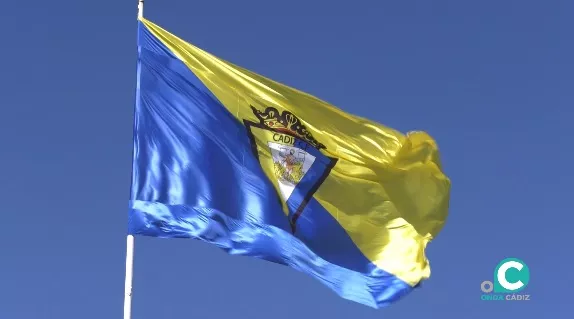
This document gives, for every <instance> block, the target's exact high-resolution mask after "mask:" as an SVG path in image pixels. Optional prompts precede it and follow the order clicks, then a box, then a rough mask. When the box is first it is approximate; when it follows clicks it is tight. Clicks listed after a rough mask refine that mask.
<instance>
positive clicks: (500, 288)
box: [480, 258, 530, 301]
mask: <svg viewBox="0 0 574 319" xmlns="http://www.w3.org/2000/svg"><path fill="white" fill-rule="evenodd" d="M493 281H494V283H493V282H492V281H488V280H486V281H483V282H482V284H481V285H480V289H481V290H482V292H483V294H482V295H481V296H480V299H482V300H509V301H515V300H520V301H522V300H530V295H528V294H524V293H523V291H524V289H525V288H526V286H527V285H528V283H529V282H530V270H529V269H528V266H527V265H526V264H525V263H524V262H523V261H522V260H520V259H517V258H507V259H504V260H503V261H501V262H500V263H499V264H498V265H497V266H496V268H494V280H493Z"/></svg>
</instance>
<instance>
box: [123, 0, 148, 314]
mask: <svg viewBox="0 0 574 319" xmlns="http://www.w3.org/2000/svg"><path fill="white" fill-rule="evenodd" d="M143 6H144V0H138V20H140V19H141V18H143ZM138 77H139V72H138ZM138 81H139V79H138ZM133 270H134V236H133V235H128V236H127V238H126V280H125V287H124V319H131V318H132V283H133Z"/></svg>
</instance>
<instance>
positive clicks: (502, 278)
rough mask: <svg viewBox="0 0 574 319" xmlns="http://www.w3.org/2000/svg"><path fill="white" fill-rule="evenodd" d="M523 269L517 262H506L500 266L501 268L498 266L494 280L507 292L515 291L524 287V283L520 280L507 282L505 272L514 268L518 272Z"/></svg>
mask: <svg viewBox="0 0 574 319" xmlns="http://www.w3.org/2000/svg"><path fill="white" fill-rule="evenodd" d="M523 267H524V265H522V264H521V263H519V262H516V261H507V262H505V263H504V264H502V266H500V268H498V273H497V274H496V277H497V278H496V279H498V282H499V283H500V285H501V286H502V287H503V288H504V289H507V290H517V289H520V288H522V286H524V283H523V282H522V281H521V280H518V281H517V282H514V283H512V282H508V280H506V272H507V271H508V269H510V268H515V269H518V271H520V270H522V268H523Z"/></svg>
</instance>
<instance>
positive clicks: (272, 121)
mask: <svg viewBox="0 0 574 319" xmlns="http://www.w3.org/2000/svg"><path fill="white" fill-rule="evenodd" d="M251 110H253V114H255V116H257V118H258V119H259V122H260V124H262V125H265V126H266V127H268V128H270V129H273V130H275V131H278V132H284V133H290V134H292V135H295V136H297V137H299V138H301V139H303V140H305V142H307V143H309V144H311V145H313V146H314V147H316V148H317V149H319V150H320V149H325V145H323V144H321V143H319V142H318V141H317V140H316V139H315V138H314V137H313V135H312V134H311V132H309V131H307V128H306V127H305V125H303V123H302V122H301V120H299V119H298V118H297V117H296V116H295V115H293V113H291V112H289V111H283V112H282V113H280V112H279V111H278V110H277V109H276V108H274V107H272V106H268V107H267V108H266V109H265V111H263V112H262V111H259V110H258V109H256V108H255V107H254V106H251Z"/></svg>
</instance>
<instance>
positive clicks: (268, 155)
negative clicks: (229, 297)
mask: <svg viewBox="0 0 574 319" xmlns="http://www.w3.org/2000/svg"><path fill="white" fill-rule="evenodd" d="M138 52H139V56H138V85H137V99H136V107H135V115H134V116H135V120H134V151H133V179H132V190H131V200H130V212H129V233H130V234H134V235H145V236H153V237H167V238H175V237H180V238H196V239H200V240H203V241H206V242H209V243H213V244H215V245H217V246H218V247H220V248H222V249H224V250H226V251H228V252H229V253H230V254H237V255H245V256H253V257H257V258H262V259H265V260H269V261H273V262H275V263H279V264H284V265H288V266H290V267H292V268H294V269H297V270H299V271H301V272H304V273H306V274H308V275H310V276H313V277H315V278H316V279H318V280H320V281H321V282H322V283H324V284H325V285H327V286H328V287H329V288H331V289H332V290H333V291H335V292H336V293H337V294H339V295H340V296H341V297H343V298H346V299H349V300H353V301H356V302H359V303H362V304H365V305H369V306H371V307H375V308H378V307H381V306H384V305H387V304H389V303H391V302H394V301H396V300H398V299H399V298H400V297H402V296H404V295H405V294H407V293H409V292H410V291H411V290H412V289H413V288H414V287H416V286H417V285H418V284H419V283H420V282H421V281H422V280H424V279H426V278H428V277H429V275H430V268H429V263H428V260H427V258H426V256H425V247H426V245H427V244H428V243H429V241H430V240H432V239H433V237H435V236H436V234H437V233H438V232H439V231H440V229H441V228H442V227H443V225H444V223H445V220H446V217H447V210H448V203H449V190H450V182H449V179H448V178H447V177H446V176H445V175H444V174H443V172H442V171H441V168H440V164H439V156H438V151H437V145H436V143H435V141H434V140H433V139H432V138H431V137H430V136H429V135H427V134H425V133H423V132H413V133H409V134H407V135H403V134H401V133H399V132H397V131H395V130H393V129H390V128H388V127H385V126H383V125H381V124H378V123H375V122H372V121H369V120H367V119H364V118H360V117H357V116H354V115H351V114H348V113H345V112H343V111H341V110H339V109H338V108H336V107H334V106H332V105H329V104H328V103H326V102H324V101H321V100H320V99H318V98H316V97H313V96H311V95H309V94H306V93H303V92H300V91H298V90H296V89H293V88H290V87H288V86H285V85H282V84H280V83H277V82H275V81H273V80H270V79H267V78H265V77H263V76H261V75H258V74H255V73H253V72H251V71H248V70H246V69H243V68H241V67H239V66H236V65H233V64H231V63H229V62H226V61H224V60H222V59H220V58H217V57H215V56H213V55H211V54H209V53H207V52H205V51H203V50H201V49H199V48H197V47H195V46H193V45H191V44H189V43H186V42H185V41H183V40H181V39H179V38H177V37H176V36H174V35H172V34H170V33H169V32H167V31H166V30H164V29H162V28H160V27H159V26H157V25H155V24H153V23H152V22H150V21H148V20H146V19H143V18H142V19H140V21H139V34H138Z"/></svg>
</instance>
